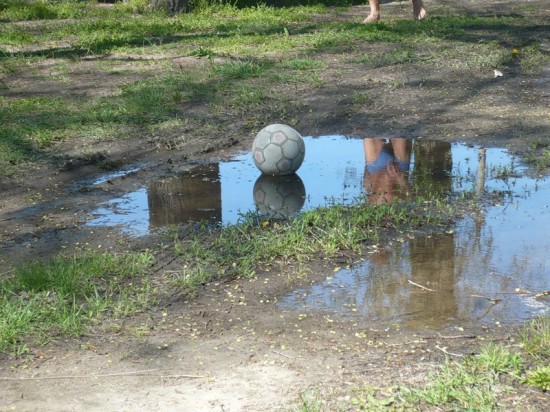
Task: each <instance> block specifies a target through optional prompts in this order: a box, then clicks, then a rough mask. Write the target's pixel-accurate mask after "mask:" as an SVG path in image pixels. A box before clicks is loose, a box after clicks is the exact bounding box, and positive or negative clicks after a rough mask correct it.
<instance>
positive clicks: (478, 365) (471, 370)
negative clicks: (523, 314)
mask: <svg viewBox="0 0 550 412" xmlns="http://www.w3.org/2000/svg"><path fill="white" fill-rule="evenodd" d="M549 325H550V317H548V316H544V317H537V318H535V319H533V320H532V321H531V322H529V323H527V324H526V325H524V326H523V327H522V328H521V329H520V330H519V332H518V337H519V341H520V342H521V346H520V347H517V346H515V347H514V348H511V347H508V346H505V345H503V344H500V343H493V342H489V343H486V344H483V345H481V346H480V347H479V349H478V352H479V354H478V355H477V356H468V357H466V358H463V359H462V360H460V361H452V360H449V359H447V360H446V361H445V362H443V363H442V364H441V365H439V366H438V369H437V371H435V372H433V373H430V374H428V375H427V376H426V378H425V379H424V383H423V384H421V385H418V386H409V385H399V384H397V385H394V386H391V387H382V388H377V387H373V386H371V385H368V384H365V385H362V386H358V387H353V388H352V389H351V390H347V391H346V392H345V393H340V394H339V395H340V396H339V397H340V399H343V398H348V399H349V400H348V401H344V402H339V404H338V405H336V406H335V405H334V399H328V398H327V397H326V396H323V395H322V394H319V393H317V394H316V395H315V397H314V398H313V399H311V394H310V393H309V392H308V393H307V394H306V393H305V394H304V395H303V396H302V397H300V399H299V400H298V401H297V404H298V405H301V404H303V399H304V397H305V396H306V395H307V399H308V402H309V403H311V404H313V405H324V404H327V403H329V404H331V405H332V406H331V408H332V410H337V409H341V410H350V409H351V410H361V411H363V410H364V411H379V410H431V409H433V408H435V409H437V410H453V411H454V410H460V411H493V410H510V409H517V408H518V404H517V403H516V400H518V399H520V398H522V396H523V395H524V393H525V391H526V389H527V386H529V387H532V388H535V389H538V390H540V391H548V390H550V367H549V366H548V361H549V359H550V345H549V342H550V341H549V337H550V335H549V331H550V327H549ZM535 393H536V392H535ZM344 395H347V396H344ZM538 398H539V399H542V398H540V396H539V397H538ZM510 402H512V403H510ZM298 410H300V409H298ZM305 410H308V409H305ZM319 410H326V409H323V408H321V409H319Z"/></svg>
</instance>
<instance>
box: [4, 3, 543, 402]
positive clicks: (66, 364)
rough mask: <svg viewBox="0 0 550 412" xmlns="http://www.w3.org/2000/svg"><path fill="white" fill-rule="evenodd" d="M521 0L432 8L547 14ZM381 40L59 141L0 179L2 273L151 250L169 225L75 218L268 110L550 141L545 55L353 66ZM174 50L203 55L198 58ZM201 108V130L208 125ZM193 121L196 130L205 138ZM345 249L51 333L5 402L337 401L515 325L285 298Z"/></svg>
mask: <svg viewBox="0 0 550 412" xmlns="http://www.w3.org/2000/svg"><path fill="white" fill-rule="evenodd" d="M518 3H519V4H518ZM522 3H524V2H512V1H483V2H460V4H455V2H451V1H441V2H435V1H426V6H427V8H428V10H429V12H430V14H431V15H438V14H439V15H442V14H446V13H465V12H466V13H479V14H490V15H493V14H502V15H506V14H513V13H519V14H522V13H538V14H539V15H540V14H543V15H544V14H545V15H547V16H548V17H549V18H550V7H549V5H548V4H547V2H545V1H544V0H535V1H531V2H529V5H530V6H531V8H525V7H520V6H521V5H522ZM384 6H385V8H384V9H383V10H384V11H385V12H386V13H387V14H388V15H389V16H391V17H392V18H409V14H410V10H409V5H408V4H406V3H399V2H398V3H394V2H390V3H387V4H385V5H384ZM366 14H367V7H366V6H357V7H352V8H350V9H349V10H347V11H344V12H342V11H339V12H336V11H334V14H333V16H334V18H335V19H341V20H352V21H355V20H359V19H362V18H363V16H365V15H366ZM319 18H327V16H320V17H319ZM547 33H548V32H547V30H546V31H545V30H542V29H541V27H539V26H534V27H533V28H532V30H530V29H529V28H526V29H525V30H524V31H522V32H521V33H518V34H517V36H519V37H518V38H515V39H514V38H510V39H509V41H510V49H512V48H513V47H516V45H517V44H523V43H525V42H527V41H533V39H536V40H537V41H540V44H541V50H544V51H545V52H548V51H549V50H550V43H549V40H548V37H547ZM496 35H504V34H503V33H491V32H486V33H483V32H478V33H475V32H473V33H472V36H474V37H475V36H478V37H479V39H480V40H481V39H486V38H487V36H496ZM383 47H388V46H379V45H375V44H373V45H371V44H362V45H354V47H353V48H350V49H346V48H343V49H340V50H335V51H333V52H330V53H327V52H325V55H322V56H317V57H318V58H322V59H323V60H325V61H326V63H327V68H326V70H325V71H324V73H323V79H322V80H323V82H322V83H323V85H322V86H321V87H306V86H303V87H302V88H301V89H299V90H295V89H294V86H287V87H288V89H287V91H288V92H291V93H289V94H291V95H293V96H295V98H294V99H291V100H290V101H289V102H288V104H286V105H285V106H284V107H281V106H277V107H262V108H261V109H260V110H259V111H258V113H253V114H249V116H250V118H243V114H242V113H238V112H235V111H232V109H230V108H228V110H227V111H226V112H223V113H220V112H217V113H213V112H209V111H208V109H207V108H205V107H201V106H200V105H194V106H192V107H189V108H188V114H189V119H190V121H191V122H195V126H197V127H194V125H193V124H192V126H191V127H188V128H187V129H186V130H181V131H180V132H179V133H177V134H170V135H163V134H162V133H161V132H159V133H158V134H156V135H149V136H146V137H143V136H137V135H136V136H135V137H134V138H126V139H124V140H122V141H107V142H101V141H100V142H97V141H96V142H94V143H93V146H90V145H87V144H86V143H85V142H82V144H78V143H77V144H75V143H74V142H71V144H70V145H69V144H66V143H59V144H58V145H56V147H55V148H53V149H52V150H51V151H50V152H49V153H48V154H47V155H46V157H48V158H49V159H47V160H49V161H45V162H42V163H40V166H37V168H36V169H33V170H29V171H28V173H27V174H25V175H20V176H16V177H13V178H9V179H8V178H0V187H1V188H2V192H1V194H0V205H1V207H0V228H1V229H0V246H1V256H0V263H1V264H2V266H3V267H4V268H6V270H8V268H9V267H10V266H11V265H13V264H17V263H20V262H22V261H25V260H28V259H30V258H37V257H46V256H51V254H52V251H53V252H54V253H57V252H62V251H64V252H66V253H72V252H73V251H78V250H84V249H90V250H97V249H98V248H101V250H113V251H124V250H127V249H128V247H130V249H133V250H139V249H142V248H145V247H149V248H153V249H154V248H155V247H156V246H157V245H158V243H159V242H160V241H161V240H162V234H159V235H158V237H157V236H155V235H151V236H150V237H146V238H140V239H132V238H127V237H125V236H124V235H121V234H120V233H119V232H118V231H117V230H116V229H115V228H99V229H98V228H94V229H90V228H89V227H88V228H85V227H83V223H84V222H85V221H86V220H87V219H89V217H90V215H89V214H90V211H91V210H93V208H94V206H96V205H97V204H98V202H101V201H104V200H108V199H109V198H111V197H113V196H117V195H121V194H123V193H126V192H128V191H130V190H132V189H135V188H137V187H139V186H140V185H143V184H144V183H145V182H152V181H154V180H156V179H158V178H159V177H162V176H167V175H172V174H174V173H177V172H178V171H182V170H186V169H189V168H190V167H192V166H193V165H194V164H196V163H197V162H202V161H206V160H212V159H220V158H228V157H230V156H231V155H233V154H235V153H239V152H240V151H245V150H249V147H250V144H251V141H252V139H253V137H254V132H255V131H256V130H258V126H259V125H260V124H261V121H262V120H263V121H264V122H265V124H268V123H275V122H285V123H291V124H293V126H295V128H296V129H297V130H299V131H300V132H301V133H302V134H303V135H312V136H316V135H326V134H344V135H352V136H358V137H362V136H375V135H384V136H389V135H404V136H407V137H411V138H413V137H419V136H423V137H430V138H438V139H443V140H448V141H453V142H456V141H462V142H467V143H472V144H478V145H485V146H500V147H507V148H509V149H510V150H511V151H514V152H518V153H520V154H521V153H523V154H525V153H526V151H527V150H528V148H529V147H530V144H531V142H533V141H546V142H548V136H549V131H550V123H549V116H548V107H549V106H548V102H549V95H550V67H546V68H545V69H544V70H543V71H542V73H540V72H539V73H536V74H533V75H530V74H525V73H522V71H521V70H520V69H519V67H515V66H514V65H513V64H511V65H510V66H508V67H506V68H504V69H503V76H502V77H495V76H494V72H493V69H492V68H487V69H484V70H478V71H471V70H468V71H467V75H464V72H463V71H461V68H460V66H458V67H437V68H436V67H429V66H426V65H421V64H420V63H418V62H416V63H415V62H412V63H408V64H400V65H397V66H389V67H380V68H374V69H370V70H368V71H365V70H364V69H363V68H361V66H360V65H357V64H355V63H353V59H352V57H353V55H354V54H357V53H370V52H373V51H377V52H383V51H384V49H383ZM151 59H152V60H153V59H154V57H151ZM174 62H175V63H174V64H180V65H186V64H202V63H201V62H200V60H199V59H194V58H184V59H181V58H180V59H174ZM55 64H56V63H55V62H53V61H52V62H47V63H45V66H48V65H55ZM80 64H81V65H82V66H81V67H79V68H75V69H74V73H78V71H79V70H80V69H82V70H81V73H89V71H87V70H84V66H86V65H92V64H93V61H92V60H90V61H87V60H86V59H83V60H82V62H81V63H80ZM51 69H52V68H51V66H48V67H44V70H51ZM81 76H82V78H81V83H80V84H81V86H82V87H80V88H71V89H70V90H66V92H67V93H88V94H91V95H99V94H105V93H108V91H109V88H110V87H112V86H114V85H108V84H105V83H104V82H102V83H98V82H97V79H95V78H93V77H92V76H91V75H89V74H88V75H85V74H81ZM86 76H88V77H86ZM126 80H128V78H126ZM6 81H9V82H10V85H11V87H10V89H9V90H7V91H6V90H4V91H3V93H5V94H7V95H17V93H26V94H36V95H39V94H42V93H59V92H60V90H59V88H58V85H51V84H50V85H48V84H47V82H46V81H45V80H43V77H40V76H36V77H32V76H29V77H20V78H17V79H9V78H8V79H6ZM48 86H52V87H50V88H48ZM53 86H56V87H53ZM355 92H361V93H365V94H368V96H369V99H368V101H363V102H361V104H358V103H357V101H356V100H354V99H353V96H354V93H355ZM205 116H206V117H207V118H206V119H205ZM206 120H207V123H208V124H209V127H207V128H200V127H199V126H200V125H201V124H204V123H205V122H206ZM193 130H201V132H200V135H197V134H194V133H193ZM106 164H111V165H117V166H119V167H122V166H125V165H130V166H138V167H139V168H140V170H139V171H138V172H135V173H132V174H131V175H130V176H128V177H126V178H124V179H112V180H110V181H108V182H105V183H103V184H101V185H99V186H97V187H91V185H90V184H89V180H86V179H92V178H94V177H96V176H99V175H101V174H102V173H105V168H104V167H105V165H106ZM128 245H129V246H128ZM356 258H357V259H359V258H360V257H356ZM171 260H172V257H171V256H170V255H163V254H160V253H159V255H158V256H157V261H156V264H155V265H156V266H155V267H154V268H153V269H152V272H153V274H155V275H159V276H160V273H162V271H166V270H170V269H177V261H176V262H171ZM168 262H171V263H170V264H168ZM347 263H351V264H353V261H350V262H347ZM341 264H342V262H324V261H321V262H315V261H312V262H311V267H310V271H309V272H310V274H309V276H308V277H307V278H305V279H304V278H302V279H298V280H289V279H292V277H291V276H289V274H288V273H264V274H262V275H260V276H258V277H256V278H254V279H250V280H236V281H232V282H227V283H221V284H209V285H206V286H205V287H204V288H203V289H201V290H200V291H199V293H198V296H197V297H196V298H195V299H192V300H189V301H186V300H184V299H183V298H182V297H181V296H180V295H179V294H178V293H176V292H175V293H174V294H173V295H171V296H170V297H169V298H166V297H165V298H164V300H163V301H162V302H161V305H160V306H159V308H158V309H157V310H153V311H151V312H150V313H147V314H143V315H140V316H138V317H136V318H132V319H129V320H127V321H125V323H124V325H122V327H121V326H120V325H119V326H118V327H117V328H113V331H112V333H104V332H98V333H94V331H92V332H91V333H90V334H88V335H86V336H85V337H83V338H81V339H66V338H59V339H57V340H56V341H54V342H52V343H50V344H49V345H47V346H45V347H37V348H33V349H32V351H31V353H30V354H28V356H24V357H18V358H13V357H9V356H8V357H4V358H3V359H2V360H1V361H0V376H1V378H0V379H3V380H2V381H0V410H39V411H46V410H67V411H69V410H102V411H105V410H113V411H119V410H138V409H139V410H193V411H241V410H246V411H265V410H287V409H288V408H289V407H290V406H291V405H292V404H293V403H295V402H296V401H297V399H298V396H299V395H300V394H301V393H303V391H304V390H306V389H308V388H309V389H311V388H313V390H317V391H318V392H319V393H326V392H327V391H332V392H330V393H331V394H332V395H331V396H329V398H330V399H332V403H331V404H329V405H327V410H334V409H336V406H337V405H338V404H339V403H341V402H343V401H345V400H346V396H349V394H348V393H347V392H346V391H347V390H348V389H349V388H352V387H353V386H354V385H361V384H364V383H367V384H370V385H373V386H375V387H386V386H388V387H389V386H392V385H398V384H407V385H422V383H423V382H424V380H425V379H426V375H427V373H429V372H430V371H433V370H434V369H435V368H436V367H437V365H438V364H440V362H442V361H443V360H444V359H445V357H446V356H451V357H452V358H454V359H460V355H467V354H471V353H476V350H477V348H478V345H479V344H480V343H481V342H483V341H484V340H487V339H489V338H490V339H492V340H496V341H502V342H505V343H509V344H513V343H514V341H513V339H514V338H513V336H514V331H515V326H514V325H494V326H492V327H487V326H484V327H480V326H478V325H475V324H472V325H460V324H453V322H452V320H450V322H449V325H450V326H448V327H445V328H443V329H437V330H434V329H430V328H420V329H418V330H404V329H402V328H401V327H400V326H399V324H398V323H396V322H395V320H394V319H386V320H382V321H379V322H376V323H373V322H371V321H369V320H368V319H364V320H362V321H356V320H355V321H350V320H347V319H339V318H338V317H337V316H335V315H332V314H330V315H329V314H324V313H308V314H307V316H304V314H301V313H297V312H290V311H284V310H281V309H279V308H277V306H276V303H277V299H278V298H280V297H281V296H283V295H285V294H286V293H288V291H290V290H293V289H295V288H296V287H297V286H299V285H300V284H303V283H313V282H315V281H318V280H320V279H324V278H325V277H327V276H329V275H330V274H331V273H332V270H333V269H334V268H335V267H336V266H341ZM289 270H290V271H291V270H292V268H290V269H289ZM416 293H423V292H422V291H421V290H418V291H417V292H416ZM103 326H105V325H103ZM99 329H101V330H102V331H103V330H104V327H101V328H99V327H98V330H99ZM129 331H133V332H129ZM449 354H454V355H449ZM549 400H550V399H549V397H548V395H546V394H543V393H539V392H536V391H526V392H525V393H522V395H521V396H518V397H515V398H506V395H503V403H504V404H505V405H507V406H508V407H510V408H520V407H525V406H530V407H532V408H534V409H535V410H543V409H544V408H543V406H542V405H544V404H545V403H546V404H548V402H549Z"/></svg>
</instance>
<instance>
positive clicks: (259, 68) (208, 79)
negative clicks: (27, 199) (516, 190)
mask: <svg viewBox="0 0 550 412" xmlns="http://www.w3.org/2000/svg"><path fill="white" fill-rule="evenodd" d="M2 4H3V6H2V7H1V8H0V20H3V23H2V24H1V25H0V44H1V45H2V46H0V74H2V75H3V76H11V77H12V78H17V77H19V76H20V75H23V74H24V75H25V76H31V78H33V79H35V80H37V81H44V82H48V83H52V82H54V83H55V84H57V85H58V88H59V90H64V89H66V88H67V86H74V85H78V82H79V80H78V78H77V77H76V76H75V74H74V71H75V69H76V68H79V67H80V66H81V63H82V60H81V59H82V58H83V57H85V56H94V60H96V61H97V64H96V66H95V68H90V69H89V70H91V72H90V73H91V74H94V73H102V72H107V73H109V75H114V73H119V74H120V75H125V76H129V77H130V78H129V80H128V81H126V82H124V83H125V84H124V85H120V86H116V87H114V88H113V90H112V91H111V93H110V95H109V96H108V97H101V96H96V97H93V96H92V97H89V96H86V97H84V98H83V97H78V96H75V95H66V96H62V97H61V96H60V95H59V94H57V93H50V94H49V95H45V94H44V95H40V96H37V95H33V94H31V93H27V94H23V95H21V96H20V97H10V98H6V97H0V109H1V110H0V122H1V123H2V125H3V127H2V130H1V131H0V173H2V174H4V175H13V174H16V173H18V170H20V169H22V168H23V166H26V167H28V164H29V163H33V162H37V161H39V159H41V161H44V160H49V161H53V162H57V161H60V160H59V159H57V157H56V156H55V155H46V156H44V154H45V152H47V151H48V148H49V147H51V146H52V145H53V144H54V143H56V142H58V141H61V140H71V139H75V140H76V139H80V140H81V141H84V142H87V141H93V140H97V139H119V138H121V137H124V136H125V135H128V134H129V133H132V134H135V133H136V129H135V128H139V129H140V132H141V133H142V134H144V135H147V134H148V133H150V131H151V128H153V127H154V126H155V125H157V124H162V123H165V122H169V121H171V120H174V119H177V118H182V117H185V118H189V116H190V115H189V113H187V112H185V111H184V109H182V105H183V106H185V107H189V106H196V105H199V104H200V105H202V104H204V105H206V107H207V108H206V110H210V111H211V113H210V114H211V116H209V117H211V118H215V116H218V114H219V113H220V112H223V111H220V110H218V109H219V108H225V107H229V108H232V109H234V110H237V112H233V113H232V115H236V116H240V115H241V114H242V113H243V112H248V113H250V114H251V116H254V113H259V111H258V110H256V109H257V107H258V106H259V105H262V104H264V105H265V108H266V110H269V111H271V112H272V115H273V116H279V115H280V114H281V113H278V112H279V111H280V112H284V111H285V107H286V106H287V103H285V102H283V101H282V98H281V97H277V96H279V95H278V94H277V93H274V92H273V91H276V90H277V88H279V87H284V86H285V85H287V84H289V83H296V84H301V85H304V87H309V88H323V87H325V86H326V85H327V82H326V80H325V79H324V77H323V73H324V71H325V69H326V67H327V66H328V63H327V61H325V60H324V59H322V58H317V57H316V56H318V55H319V53H321V52H323V53H324V52H331V53H337V54H338V53H340V50H341V49H342V48H344V49H349V48H351V49H355V50H362V49H361V47H364V45H365V44H368V45H372V46H375V47H373V48H372V50H371V49H370V48H369V50H368V51H367V52H365V51H361V52H355V53H352V54H350V57H349V58H347V60H348V61H350V62H351V63H352V64H357V65H367V66H370V67H387V66H391V65H399V64H410V63H415V64H419V65H422V67H424V68H425V69H427V70H430V67H437V68H451V69H455V70H460V71H464V70H481V69H484V68H487V67H499V68H502V67H503V66H504V67H505V66H507V65H510V64H516V63H519V66H520V67H521V68H522V70H524V71H525V72H526V73H537V71H538V70H540V68H541V67H542V66H543V65H544V64H545V62H546V61H547V56H545V55H544V53H542V52H541V51H540V48H539V47H538V46H537V45H536V44H535V43H533V44H529V43H528V42H525V41H523V40H522V41H521V42H519V41H517V40H516V38H517V37H518V36H522V35H523V34H524V33H525V32H526V31H527V30H542V28H541V27H542V26H540V28H538V27H539V26H533V27H532V28H531V29H529V24H530V23H532V21H531V20H529V19H528V18H527V17H521V16H519V15H511V16H503V17H492V16H466V15H449V16H433V17H431V18H430V19H427V20H426V21H422V22H413V21H408V20H388V21H384V22H381V23H377V24H374V25H369V26H365V25H362V24H360V23H359V19H357V21H353V20H350V21H344V22H342V21H332V20H330V19H329V20H328V21H323V22H319V21H314V16H315V15H316V14H320V13H326V14H328V13H334V10H333V9H327V8H325V7H324V6H322V5H312V6H296V7H288V8H273V7H267V6H258V7H249V8H243V9H239V8H236V7H233V6H230V5H214V6H209V5H207V4H204V5H202V6H201V7H199V8H198V9H196V10H195V12H194V13H192V14H182V15H176V16H166V15H165V14H163V13H152V12H146V11H145V9H144V8H143V4H144V3H143V1H141V0H135V1H133V2H128V3H117V4H116V5H115V6H114V7H111V8H102V7H95V6H94V5H93V4H91V3H86V2H84V3H80V2H67V1H61V2H56V3H53V2H40V1H39V2H33V3H27V2H21V1H14V2H7V3H2ZM60 19H67V20H60ZM22 20H23V21H25V20H26V21H32V22H34V23H33V24H25V25H21V24H18V23H17V24H16V22H19V21H22ZM510 44H513V45H514V46H513V47H511V46H510ZM513 48H517V50H518V51H517V52H514V51H513ZM107 54H111V55H112V56H113V57H115V58H116V59H122V60H124V59H131V60H132V61H133V63H134V64H133V65H134V67H139V68H140V69H139V70H140V71H139V73H137V72H135V73H134V74H132V73H128V72H124V71H120V70H119V71H117V67H116V59H115V60H106V59H104V58H103V57H102V56H103V55H107ZM159 54H160V55H163V56H166V57H167V58H168V59H166V61H163V62H156V63H154V64H153V62H151V61H148V60H147V59H149V56H150V55H159ZM136 55H138V56H143V58H144V60H135V58H136V57H135V56H136ZM182 55H183V56H195V57H197V58H199V59H205V60H209V61H210V65H209V66H208V68H205V67H204V66H198V67H189V68H187V67H186V68H185V69H183V70H180V71H178V70H177V68H175V67H174V65H173V64H170V57H173V56H182ZM215 57H223V58H224V60H215V59H214V58H215ZM44 63H52V64H53V65H54V66H52V67H55V69H50V70H46V69H43V68H42V65H43V64H44ZM107 66H108V67H107ZM121 70H122V69H121ZM104 74H105V73H104ZM107 81H108V78H107ZM10 86H11V84H10V82H9V81H6V80H4V78H2V82H1V83H0V90H10ZM48 87H52V86H51V85H48ZM370 101H371V96H369V95H368V94H365V92H360V91H357V92H356V93H355V94H354V96H353V103H354V104H356V105H365V104H368V103H370ZM185 103H187V105H184V104H185ZM204 117H205V116H204V113H203V116H202V118H204ZM192 120H193V119H192V118H191V119H190V121H192ZM222 120H223V119H222ZM256 123H257V119H254V118H252V119H249V123H248V124H250V125H255V124H256ZM548 158H549V156H548V153H547V152H544V151H543V152H542V153H541V154H537V164H538V165H540V167H541V168H544V167H545V165H548V164H550V161H549V160H548Z"/></svg>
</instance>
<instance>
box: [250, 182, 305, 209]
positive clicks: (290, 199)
mask: <svg viewBox="0 0 550 412" xmlns="http://www.w3.org/2000/svg"><path fill="white" fill-rule="evenodd" d="M253 193H254V204H255V205H256V207H257V208H258V211H259V212H260V214H261V215H264V216H266V217H268V218H272V219H288V218H289V217H292V216H294V215H296V214H297V213H298V212H299V211H300V209H302V206H303V205H304V203H305V200H306V188H305V186H304V183H303V182H302V179H300V177H299V176H298V175H296V174H294V175H287V176H270V175H266V174H262V175H260V177H259V178H258V180H256V183H255V184H254V189H253Z"/></svg>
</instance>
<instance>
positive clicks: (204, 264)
mask: <svg viewBox="0 0 550 412" xmlns="http://www.w3.org/2000/svg"><path fill="white" fill-rule="evenodd" d="M435 203H436V202H435V201H434V204H433V205H432V206H430V205H429V203H428V202H425V201H422V200H418V201H417V202H415V203H391V204H386V205H378V206H373V205H356V206H340V205H337V206H333V207H327V208H319V209H316V210H313V211H307V212H304V213H302V214H300V215H299V216H298V217H296V218H295V219H294V220H291V221H288V222H284V221H275V220H273V221H271V220H262V219H261V217H260V216H256V215H254V214H251V215H247V216H244V217H243V221H242V222H241V223H240V224H237V225H233V226H228V227H223V228H221V229H219V228H212V227H208V226H204V227H201V228H199V229H197V231H196V232H195V233H193V234H192V235H191V236H190V237H189V238H186V239H183V240H179V239H178V240H176V241H175V251H176V253H177V254H178V255H180V256H181V257H182V260H183V262H184V264H183V269H182V271H181V273H178V274H175V276H174V283H175V284H176V285H177V286H179V287H180V288H181V289H182V290H183V291H184V292H185V293H189V294H193V293H194V290H195V288H196V287H197V286H198V285H201V284H204V283H207V282H209V281H212V280H215V279H219V278H236V277H252V276H254V275H256V273H257V271H258V270H264V269H269V270H271V269H274V270H279V269H284V267H285V266H286V265H297V266H299V265H300V264H301V262H304V261H306V260H308V259H309V257H311V256H326V257H331V256H334V255H335V254H336V253H337V252H339V251H341V250H350V251H355V252H359V251H360V250H361V249H362V248H363V247H364V246H365V245H366V244H369V243H373V242H377V241H378V240H379V237H380V234H381V233H382V232H383V231H388V230H390V231H391V230H408V229H415V228H420V227H426V226H434V227H435V226H437V225H441V224H444V223H445V222H448V219H449V218H450V217H451V215H452V214H453V212H456V210H455V209H454V208H453V206H450V204H446V203H445V201H441V202H439V203H437V206H435Z"/></svg>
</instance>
